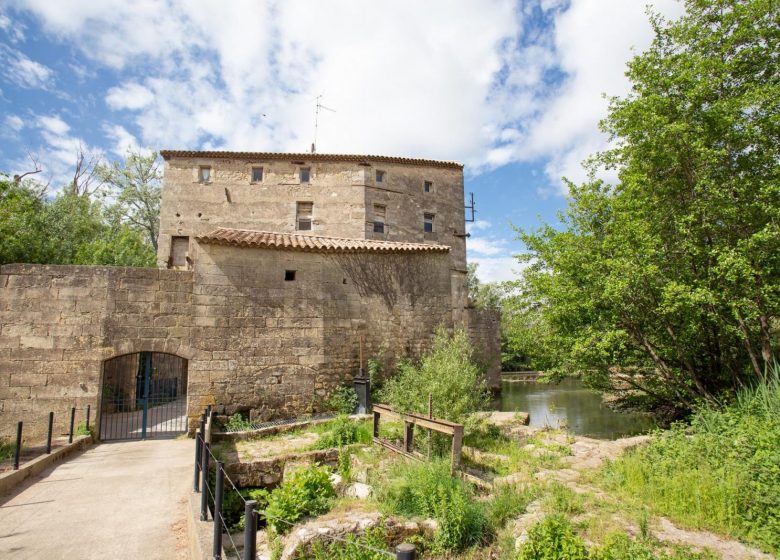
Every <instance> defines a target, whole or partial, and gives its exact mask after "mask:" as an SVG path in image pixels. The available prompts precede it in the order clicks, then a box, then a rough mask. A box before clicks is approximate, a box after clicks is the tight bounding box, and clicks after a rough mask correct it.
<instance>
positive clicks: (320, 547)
mask: <svg viewBox="0 0 780 560" xmlns="http://www.w3.org/2000/svg"><path fill="white" fill-rule="evenodd" d="M345 540H347V541H348V542H346V543H342V542H332V543H330V544H325V543H322V542H315V543H314V544H313V545H312V550H311V555H306V556H303V555H300V556H298V558H299V559H300V560H304V558H306V559H313V560H332V559H333V558H338V559H339V560H387V558H388V555H387V554H386V553H382V552H376V551H374V550H369V549H366V548H363V546H370V547H371V548H375V549H379V550H387V549H388V546H389V543H388V542H387V539H386V537H385V528H384V526H383V525H379V526H377V527H374V528H371V529H367V530H366V532H365V534H363V535H362V536H361V537H355V536H354V535H347V537H346V539H345Z"/></svg>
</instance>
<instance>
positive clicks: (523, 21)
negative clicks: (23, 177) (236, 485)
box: [0, 0, 683, 281]
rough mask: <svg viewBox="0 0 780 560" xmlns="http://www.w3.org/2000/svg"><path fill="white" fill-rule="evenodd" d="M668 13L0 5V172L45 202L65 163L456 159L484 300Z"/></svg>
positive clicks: (423, 4)
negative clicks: (132, 156)
mask: <svg viewBox="0 0 780 560" xmlns="http://www.w3.org/2000/svg"><path fill="white" fill-rule="evenodd" d="M648 4H649V5H650V6H651V7H652V9H653V10H654V11H656V12H659V13H661V14H663V15H664V16H666V17H669V18H674V17H677V16H679V15H680V14H682V12H683V8H682V5H681V4H680V3H679V2H678V1H677V0H519V1H512V0H469V1H466V0H425V1H420V0H377V1H371V2H366V1H359V0H318V1H315V0H308V1H304V0H284V1H281V0H277V1H273V0H270V1H264V0H253V1H250V0H230V1H229V2H214V1H213V0H134V1H132V2H130V1H128V0H100V1H96V0H55V1H53V0H0V171H3V172H6V173H9V174H15V173H20V172H24V171H29V170H30V169H31V168H32V163H31V161H30V157H31V156H32V157H35V158H36V159H37V160H38V161H40V164H41V165H42V167H43V173H41V175H40V176H42V177H43V178H44V180H45V181H51V185H52V187H54V188H55V189H56V186H57V185H59V184H62V183H64V182H65V181H66V180H67V178H68V176H69V175H70V174H72V168H73V164H74V161H75V153H76V149H77V147H78V146H79V145H80V146H82V147H83V148H84V149H85V150H87V151H88V152H91V153H95V154H100V155H102V156H103V157H105V158H108V159H120V158H122V157H123V156H124V155H125V154H126V152H127V150H128V148H131V149H153V150H160V149H202V150H236V151H289V152H307V151H309V150H310V146H311V143H312V142H313V141H314V118H315V107H316V104H317V96H320V95H321V96H322V97H321V98H320V102H321V103H322V104H323V105H325V106H327V107H329V108H331V109H333V111H327V110H322V111H321V113H320V117H319V126H318V131H317V138H316V140H317V151H318V152H320V153H356V154H381V155H391V156H404V157H414V158H432V159H442V160H455V161H459V162H461V163H463V164H464V165H465V170H464V173H465V190H466V193H467V197H468V193H470V192H473V193H474V198H475V202H476V211H477V213H476V221H475V222H474V223H472V224H470V226H469V230H470V233H471V237H470V238H469V240H468V243H467V245H468V257H469V261H470V262H476V263H477V264H478V265H479V267H478V275H479V277H480V279H481V280H483V281H502V280H510V279H513V278H516V277H517V273H518V272H519V265H518V264H517V262H516V260H515V258H514V257H513V255H516V254H518V253H521V252H522V251H523V249H524V248H523V245H522V243H521V242H520V241H519V240H517V233H516V231H515V228H522V229H524V230H533V229H535V228H538V227H540V226H541V225H542V224H544V223H550V224H553V225H554V224H556V223H557V218H556V216H557V213H558V212H559V211H561V210H562V209H563V208H565V206H566V192H565V187H564V183H563V181H562V178H563V177H567V178H569V179H571V180H573V181H575V182H577V181H582V180H584V179H585V177H586V176H585V173H584V171H583V169H582V166H581V163H582V161H583V160H584V159H586V158H587V157H588V156H589V155H591V154H594V153H596V152H598V151H599V150H603V149H604V148H605V147H607V141H608V139H607V138H606V137H605V136H604V135H603V134H602V133H601V132H599V129H598V122H599V120H600V119H602V118H604V116H605V115H606V109H607V103H608V102H607V99H606V97H605V95H606V96H613V95H625V94H626V93H627V92H628V91H629V89H630V84H629V82H628V80H627V79H626V77H625V75H624V73H625V69H626V62H627V61H628V60H629V59H630V58H631V56H633V54H636V53H638V52H641V51H642V50H644V49H645V48H646V47H647V46H648V45H649V44H650V41H651V39H652V33H651V29H650V25H649V22H648V17H647V13H646V10H647V6H648Z"/></svg>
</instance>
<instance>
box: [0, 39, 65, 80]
mask: <svg viewBox="0 0 780 560" xmlns="http://www.w3.org/2000/svg"><path fill="white" fill-rule="evenodd" d="M0 62H2V63H3V75H4V76H5V79H6V80H7V81H9V82H10V83H12V84H14V85H16V86H18V87H21V88H26V89H47V88H48V87H50V86H51V85H52V84H53V83H54V72H53V71H52V69H51V68H49V67H48V66H45V65H44V64H41V63H40V62H36V61H34V60H32V59H30V58H28V57H27V56H26V55H25V54H24V53H21V52H19V51H17V50H15V49H12V48H10V47H7V46H3V45H0Z"/></svg>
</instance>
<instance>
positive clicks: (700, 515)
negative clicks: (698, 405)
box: [602, 371, 780, 554]
mask: <svg viewBox="0 0 780 560" xmlns="http://www.w3.org/2000/svg"><path fill="white" fill-rule="evenodd" d="M778 411H780V379H778V374H777V371H775V373H774V377H773V378H772V379H770V380H769V382H768V383H766V384H764V385H761V386H759V387H757V388H754V389H752V390H746V391H742V392H741V393H740V394H739V395H738V396H737V398H736V400H735V402H734V403H733V404H732V405H731V406H729V407H727V408H726V409H725V410H722V411H715V410H709V409H702V410H700V411H699V412H698V413H697V414H696V415H695V416H694V417H693V419H692V421H691V423H690V425H684V424H678V425H676V426H674V427H673V428H672V429H670V430H668V431H665V432H661V433H659V434H658V435H657V437H656V438H655V440H654V441H653V442H652V443H651V444H650V445H649V446H647V447H646V448H643V449H638V450H636V451H634V452H632V453H628V454H626V455H625V456H623V457H622V458H620V459H618V460H617V461H615V462H613V463H609V464H607V465H606V466H605V468H604V470H603V471H602V480H603V481H604V484H605V485H606V486H607V487H609V488H611V489H614V490H618V491H621V492H623V493H625V494H627V495H631V496H635V497H638V498H639V499H640V500H641V501H642V502H644V503H646V504H647V505H649V506H650V507H651V508H652V509H653V510H655V511H656V512H658V513H660V514H662V515H667V516H669V517H671V518H672V519H673V520H675V521H676V522H678V523H681V524H683V525H687V526H690V527H695V528H706V529H709V530H712V531H716V532H719V533H722V534H726V535H729V536H734V537H739V538H741V539H744V540H746V541H748V542H750V543H753V544H755V545H758V546H760V547H761V548H763V549H764V550H766V551H768V552H772V553H774V554H777V553H778V552H780V415H779V414H778Z"/></svg>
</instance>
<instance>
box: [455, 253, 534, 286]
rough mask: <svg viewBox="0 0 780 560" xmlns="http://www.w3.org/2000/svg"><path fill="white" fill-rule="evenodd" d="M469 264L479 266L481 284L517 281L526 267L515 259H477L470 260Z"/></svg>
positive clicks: (478, 273) (478, 275) (478, 276)
mask: <svg viewBox="0 0 780 560" xmlns="http://www.w3.org/2000/svg"><path fill="white" fill-rule="evenodd" d="M469 262H473V263H476V264H477V278H479V280H480V282H504V281H506V280H517V279H518V278H519V275H520V272H521V271H522V269H523V268H525V266H526V265H525V264H524V263H519V262H517V259H515V258H514V257H475V258H471V259H469Z"/></svg>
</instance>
